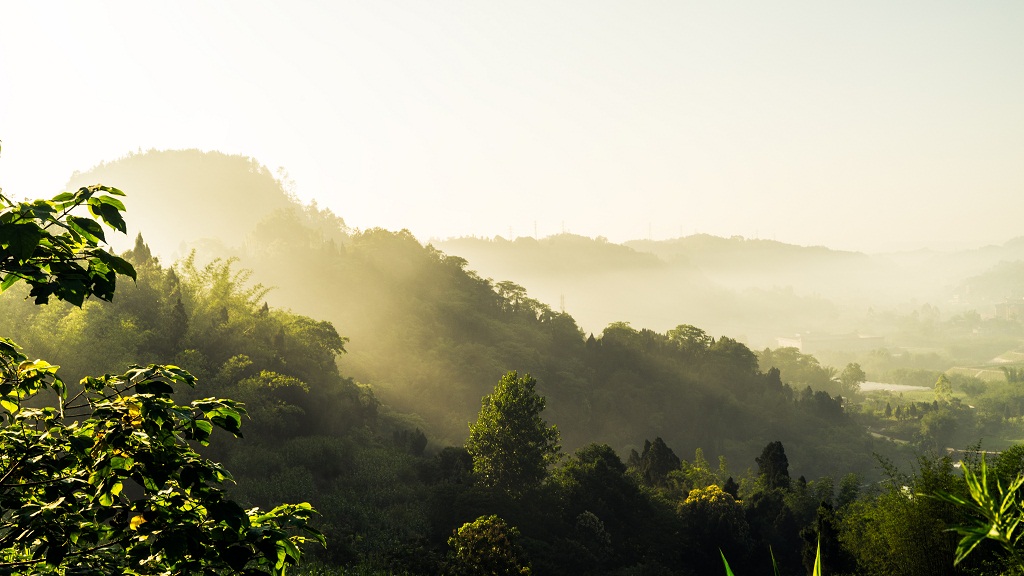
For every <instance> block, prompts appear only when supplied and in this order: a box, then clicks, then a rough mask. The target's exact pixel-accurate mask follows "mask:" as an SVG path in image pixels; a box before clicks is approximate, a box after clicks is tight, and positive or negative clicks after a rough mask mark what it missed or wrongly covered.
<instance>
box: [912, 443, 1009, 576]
mask: <svg viewBox="0 0 1024 576" xmlns="http://www.w3.org/2000/svg"><path fill="white" fill-rule="evenodd" d="M963 471H964V481H965V482H966V483H967V489H968V491H969V492H970V499H967V498H964V497H961V496H958V495H956V494H950V493H948V492H945V491H937V492H935V493H933V494H926V496H930V497H932V498H937V499H939V500H942V501H944V502H949V503H951V504H955V505H957V506H958V507H960V508H961V509H963V510H965V511H967V512H969V513H970V514H971V516H972V517H973V518H974V520H973V521H972V522H971V523H969V524H964V525H960V526H954V527H953V528H952V530H954V531H956V532H957V533H958V534H960V535H961V536H962V538H961V539H960V542H959V543H958V544H957V548H956V560H955V561H954V563H955V564H959V563H960V562H963V561H964V559H966V558H967V556H968V555H969V554H970V553H971V552H972V551H973V550H974V549H975V548H977V546H978V545H979V544H981V543H982V542H983V541H985V540H994V541H995V542H997V543H999V545H1000V546H1002V547H1003V549H1004V550H1006V552H1007V553H1008V554H1009V556H1010V557H1011V558H1012V561H1013V563H1014V564H1016V565H1017V566H1018V567H1019V568H1020V569H1022V570H1024V557H1022V556H1021V555H1020V553H1019V552H1018V549H1017V547H1018V543H1019V542H1020V540H1021V536H1022V535H1024V532H1020V531H1018V528H1019V527H1020V525H1021V522H1024V503H1022V502H1021V500H1020V489H1021V487H1022V486H1024V476H1017V477H1016V478H1015V479H1014V480H1013V481H1011V482H1010V485H1009V486H1007V487H1005V488H1004V487H1003V485H1002V482H1000V481H999V480H998V479H997V480H996V481H995V483H994V486H993V485H992V483H991V482H989V479H988V465H987V464H986V463H985V459H984V458H982V459H981V463H980V465H979V469H978V471H977V472H975V471H973V470H971V469H970V467H969V466H963Z"/></svg>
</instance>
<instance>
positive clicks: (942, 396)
mask: <svg viewBox="0 0 1024 576" xmlns="http://www.w3.org/2000/svg"><path fill="white" fill-rule="evenodd" d="M935 399H936V400H937V401H939V402H943V403H945V404H948V403H949V402H950V401H951V400H952V399H953V383H952V382H950V381H949V378H947V377H946V375H945V374H939V379H938V380H936V381H935Z"/></svg>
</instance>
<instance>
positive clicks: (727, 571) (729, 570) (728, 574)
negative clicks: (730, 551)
mask: <svg viewBox="0 0 1024 576" xmlns="http://www.w3.org/2000/svg"><path fill="white" fill-rule="evenodd" d="M718 553H719V554H721V555H722V564H725V576H735V574H733V573H732V568H729V561H728V560H726V559H725V552H722V549H721V548H719V549H718Z"/></svg>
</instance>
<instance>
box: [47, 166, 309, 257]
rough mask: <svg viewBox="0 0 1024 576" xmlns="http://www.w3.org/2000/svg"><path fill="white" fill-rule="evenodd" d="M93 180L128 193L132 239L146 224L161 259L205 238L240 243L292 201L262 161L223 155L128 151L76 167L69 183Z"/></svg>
mask: <svg viewBox="0 0 1024 576" xmlns="http://www.w3.org/2000/svg"><path fill="white" fill-rule="evenodd" d="M97 183H103V184H106V185H107V186H114V187H117V188H120V189H122V190H125V191H128V192H130V193H131V194H130V196H129V197H128V200H127V201H126V203H125V205H126V206H127V208H128V213H129V214H130V215H131V218H129V219H128V224H129V238H133V237H134V236H135V234H136V233H137V232H138V231H139V229H140V227H142V228H144V230H145V236H146V242H147V243H148V244H149V245H150V247H151V248H152V249H153V250H154V251H156V252H157V253H159V254H161V255H164V256H165V257H168V256H171V255H175V254H176V255H178V256H184V255H185V254H186V253H187V252H186V251H185V250H186V247H185V244H190V245H196V244H201V243H202V241H203V240H207V241H209V240H211V239H216V240H218V241H224V242H228V243H236V244H240V243H241V242H239V240H240V239H244V238H246V236H247V235H248V234H249V233H250V232H251V231H252V229H253V226H254V225H255V223H256V222H259V221H260V220H262V219H263V218H265V217H266V216H268V215H269V214H271V213H273V212H274V211H276V210H280V209H283V208H289V207H293V206H294V205H295V202H294V200H293V199H292V198H290V197H289V196H288V194H287V193H286V192H285V191H284V190H283V189H282V188H281V184H280V182H278V181H277V179H276V178H274V176H273V175H272V174H271V173H270V171H269V170H268V169H267V168H266V167H265V166H263V165H261V164H260V163H259V162H257V161H256V160H253V159H252V158H246V157H242V156H231V155H227V154H222V153H220V152H202V151H200V150H159V151H158V150H151V151H149V152H145V153H139V154H129V155H128V156H125V157H124V158H121V159H119V160H115V161H113V162H106V163H103V164H100V165H99V166H96V167H94V168H92V169H90V170H88V171H87V172H84V173H81V172H76V173H75V174H74V175H72V177H71V179H70V180H69V181H68V184H67V187H68V189H75V188H78V187H80V186H87V185H89V184H97ZM224 190H233V191H235V193H233V194H225V193H224Z"/></svg>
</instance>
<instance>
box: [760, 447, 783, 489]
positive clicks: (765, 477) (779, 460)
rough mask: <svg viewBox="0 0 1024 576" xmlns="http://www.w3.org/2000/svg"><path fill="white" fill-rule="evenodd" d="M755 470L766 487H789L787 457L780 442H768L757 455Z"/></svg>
mask: <svg viewBox="0 0 1024 576" xmlns="http://www.w3.org/2000/svg"><path fill="white" fill-rule="evenodd" d="M756 461H757V472H758V475H759V476H760V477H761V479H762V481H763V482H764V485H765V487H766V488H768V489H774V488H782V489H787V488H789V480H790V478H789V459H788V458H786V449H785V448H783V447H782V442H780V441H778V440H776V441H774V442H769V443H768V445H767V446H765V447H764V450H762V451H761V455H760V456H758V457H757V459H756Z"/></svg>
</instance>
